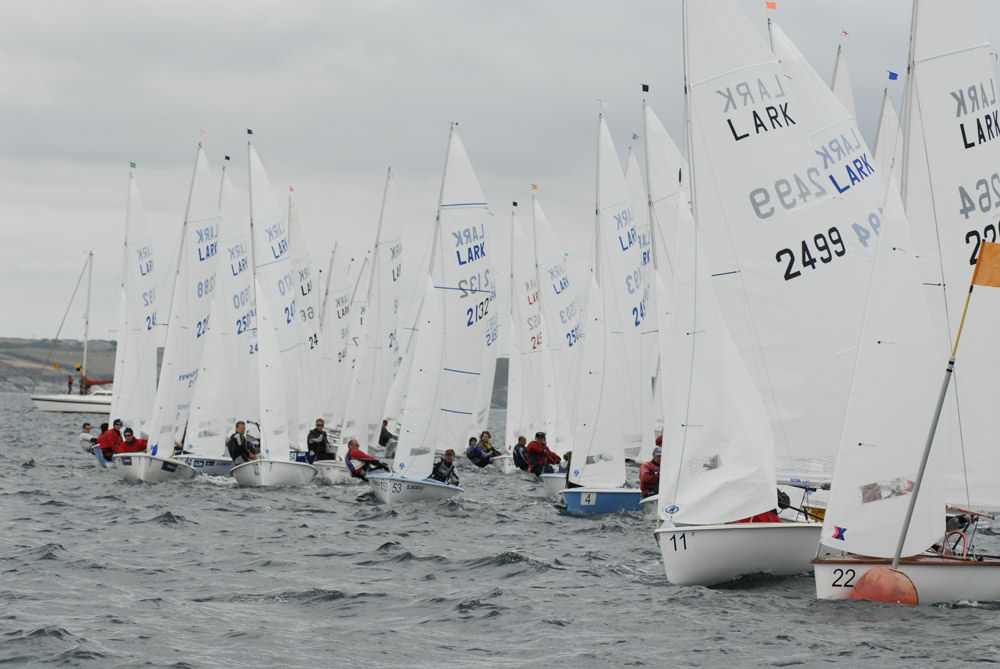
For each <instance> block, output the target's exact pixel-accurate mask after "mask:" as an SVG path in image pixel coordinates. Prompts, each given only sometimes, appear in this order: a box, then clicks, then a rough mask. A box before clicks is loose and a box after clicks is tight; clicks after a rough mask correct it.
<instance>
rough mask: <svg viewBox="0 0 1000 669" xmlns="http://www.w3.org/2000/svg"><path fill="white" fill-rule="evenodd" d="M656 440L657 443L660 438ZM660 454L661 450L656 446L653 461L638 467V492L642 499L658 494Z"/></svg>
mask: <svg viewBox="0 0 1000 669" xmlns="http://www.w3.org/2000/svg"><path fill="white" fill-rule="evenodd" d="M656 440H657V442H659V441H660V438H659V437H657V438H656ZM662 453H663V449H662V448H661V447H660V446H657V447H656V448H654V449H653V459H652V460H650V461H649V462H644V463H643V465H642V467H639V490H641V491H642V496H643V497H649V496H650V495H655V494H657V493H658V492H660V455H661V454H662Z"/></svg>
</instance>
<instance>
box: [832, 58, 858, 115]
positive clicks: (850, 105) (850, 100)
mask: <svg viewBox="0 0 1000 669" xmlns="http://www.w3.org/2000/svg"><path fill="white" fill-rule="evenodd" d="M830 89H831V90H832V91H833V94H834V95H836V96H837V99H838V100H840V103H841V104H842V105H844V108H845V109H847V112H848V113H849V114H850V115H851V116H854V117H857V115H858V113H857V112H856V111H855V109H854V90H853V88H852V86H851V73H850V72H849V71H848V69H847V55H846V54H844V45H843V44H838V45H837V57H836V59H834V61H833V77H832V78H831V80H830Z"/></svg>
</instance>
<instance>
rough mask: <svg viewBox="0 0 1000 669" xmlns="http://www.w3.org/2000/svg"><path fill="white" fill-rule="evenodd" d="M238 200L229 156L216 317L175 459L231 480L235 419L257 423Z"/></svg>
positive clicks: (252, 323)
mask: <svg viewBox="0 0 1000 669" xmlns="http://www.w3.org/2000/svg"><path fill="white" fill-rule="evenodd" d="M235 196H236V191H235V189H234V187H233V184H232V181H231V179H230V176H229V156H226V162H225V163H224V164H223V167H222V184H221V188H220V191H219V207H220V210H221V212H222V221H221V224H220V231H219V254H220V256H221V257H220V259H219V261H218V264H217V266H216V273H215V288H214V290H213V292H212V313H211V318H210V323H209V328H208V334H207V335H205V337H206V339H205V344H204V346H205V348H204V351H202V356H201V365H200V367H199V369H198V379H197V382H196V383H195V386H194V393H193V395H192V397H191V412H190V415H189V417H188V430H187V434H186V436H185V439H184V454H182V455H178V456H175V457H176V458H177V459H178V460H180V461H182V462H186V463H187V464H189V465H191V466H192V467H194V468H195V469H196V470H198V471H199V472H201V473H202V474H209V475H213V476H228V475H229V470H230V469H232V466H233V462H232V460H231V459H230V457H229V453H228V451H227V450H226V446H225V443H226V438H227V436H228V435H229V434H231V433H232V431H233V429H234V427H235V424H236V421H237V420H243V421H246V422H259V421H258V420H257V411H258V405H259V402H258V400H257V393H258V389H257V365H256V362H257V358H256V357H255V355H256V352H257V320H256V318H257V317H256V312H255V305H254V301H253V295H254V290H253V268H252V267H251V263H252V261H253V259H252V257H251V256H250V219H249V217H248V216H244V215H242V214H243V212H240V213H239V214H238V213H237V206H236V202H235V199H236V197H235Z"/></svg>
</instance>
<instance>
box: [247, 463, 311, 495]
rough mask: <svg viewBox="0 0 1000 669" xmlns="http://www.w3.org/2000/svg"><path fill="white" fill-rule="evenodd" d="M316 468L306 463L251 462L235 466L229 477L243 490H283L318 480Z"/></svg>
mask: <svg viewBox="0 0 1000 669" xmlns="http://www.w3.org/2000/svg"><path fill="white" fill-rule="evenodd" d="M316 474H317V472H316V468H315V467H313V466H312V465H310V464H308V463H305V462H292V461H290V460H289V461H287V462H285V461H281V460H251V461H250V462H244V463H242V464H238V465H235V466H234V467H233V468H232V469H231V470H229V475H230V476H232V477H233V478H234V479H236V484H237V485H239V486H240V487H243V488H281V487H287V486H301V485H306V484H307V483H309V482H310V481H312V480H313V479H314V478H316Z"/></svg>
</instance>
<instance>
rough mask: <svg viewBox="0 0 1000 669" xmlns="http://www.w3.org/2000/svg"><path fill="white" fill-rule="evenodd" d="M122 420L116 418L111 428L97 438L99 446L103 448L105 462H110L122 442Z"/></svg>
mask: <svg viewBox="0 0 1000 669" xmlns="http://www.w3.org/2000/svg"><path fill="white" fill-rule="evenodd" d="M121 429H122V419H121V418H115V420H114V422H113V423H112V424H111V427H110V428H108V429H107V430H105V431H104V432H102V433H101V436H99V437H98V438H97V445H98V446H99V447H100V448H101V453H103V454H104V459H105V460H110V459H111V458H112V456H113V455H114V454H115V451H116V450H117V448H118V444H120V443H121V441H122V433H121Z"/></svg>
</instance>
